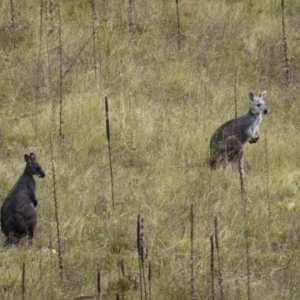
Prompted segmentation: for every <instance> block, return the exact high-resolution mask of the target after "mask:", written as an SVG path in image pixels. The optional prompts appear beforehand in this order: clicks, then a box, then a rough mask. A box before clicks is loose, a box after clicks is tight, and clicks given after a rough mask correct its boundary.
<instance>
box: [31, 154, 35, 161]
mask: <svg viewBox="0 0 300 300" xmlns="http://www.w3.org/2000/svg"><path fill="white" fill-rule="evenodd" d="M30 159H31V161H35V160H36V157H35V154H34V153H30Z"/></svg>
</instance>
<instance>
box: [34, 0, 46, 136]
mask: <svg viewBox="0 0 300 300" xmlns="http://www.w3.org/2000/svg"><path fill="white" fill-rule="evenodd" d="M43 7H44V2H43V0H40V32H39V52H38V57H37V68H36V86H35V114H36V115H35V138H36V137H37V128H38V118H37V112H38V99H39V92H40V72H41V66H40V63H41V53H42V36H43Z"/></svg>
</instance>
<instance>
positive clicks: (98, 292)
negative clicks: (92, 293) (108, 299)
mask: <svg viewBox="0 0 300 300" xmlns="http://www.w3.org/2000/svg"><path fill="white" fill-rule="evenodd" d="M97 296H98V298H99V299H101V275H100V268H99V264H97Z"/></svg>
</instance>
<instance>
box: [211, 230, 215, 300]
mask: <svg viewBox="0 0 300 300" xmlns="http://www.w3.org/2000/svg"><path fill="white" fill-rule="evenodd" d="M214 264H215V259H214V237H213V236H212V235H211V236H210V278H211V288H210V294H211V299H213V300H214V299H215V271H214V269H215V266H214Z"/></svg>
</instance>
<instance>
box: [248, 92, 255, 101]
mask: <svg viewBox="0 0 300 300" xmlns="http://www.w3.org/2000/svg"><path fill="white" fill-rule="evenodd" d="M248 95H249V99H250V100H251V101H253V100H254V94H253V93H252V92H249V93H248Z"/></svg>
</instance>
